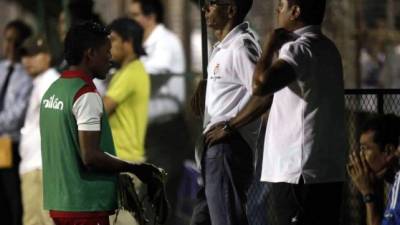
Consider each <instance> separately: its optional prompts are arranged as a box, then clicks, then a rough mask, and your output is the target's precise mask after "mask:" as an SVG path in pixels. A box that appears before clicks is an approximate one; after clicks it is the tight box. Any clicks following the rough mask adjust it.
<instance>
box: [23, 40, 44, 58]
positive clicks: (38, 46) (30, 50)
mask: <svg viewBox="0 0 400 225" xmlns="http://www.w3.org/2000/svg"><path fill="white" fill-rule="evenodd" d="M49 51H50V50H49V46H48V43H47V40H46V38H44V37H43V36H33V37H30V38H28V39H27V40H25V41H24V43H23V44H22V46H21V52H22V55H25V56H32V55H36V54H39V53H48V52H49Z"/></svg>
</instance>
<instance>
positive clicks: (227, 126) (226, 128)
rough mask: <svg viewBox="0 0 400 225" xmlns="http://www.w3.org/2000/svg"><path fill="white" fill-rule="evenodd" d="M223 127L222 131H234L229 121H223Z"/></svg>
mask: <svg viewBox="0 0 400 225" xmlns="http://www.w3.org/2000/svg"><path fill="white" fill-rule="evenodd" d="M223 129H224V131H225V132H227V133H233V132H234V130H233V128H232V127H231V125H230V124H229V121H228V120H227V121H225V122H224V127H223Z"/></svg>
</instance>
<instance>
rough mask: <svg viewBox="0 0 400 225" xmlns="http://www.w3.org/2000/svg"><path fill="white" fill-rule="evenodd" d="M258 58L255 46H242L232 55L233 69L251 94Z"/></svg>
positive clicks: (258, 53) (258, 52) (258, 54)
mask: <svg viewBox="0 0 400 225" xmlns="http://www.w3.org/2000/svg"><path fill="white" fill-rule="evenodd" d="M259 57H260V51H259V50H258V48H257V47H256V45H255V44H252V45H243V46H241V47H240V48H238V49H237V50H236V51H235V52H234V54H233V68H234V71H235V73H236V74H237V76H238V77H239V79H240V81H241V82H242V84H243V85H244V86H245V87H246V89H247V90H248V91H250V92H251V93H252V92H253V88H252V81H253V74H254V70H255V66H256V64H257V61H258V60H259Z"/></svg>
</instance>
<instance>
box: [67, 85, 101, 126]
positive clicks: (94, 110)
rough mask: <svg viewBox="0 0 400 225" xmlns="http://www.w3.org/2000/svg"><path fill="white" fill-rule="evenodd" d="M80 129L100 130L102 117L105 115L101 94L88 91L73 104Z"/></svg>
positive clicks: (73, 111) (73, 110)
mask: <svg viewBox="0 0 400 225" xmlns="http://www.w3.org/2000/svg"><path fill="white" fill-rule="evenodd" d="M72 113H73V114H74V116H75V119H76V123H77V125H78V130H80V131H100V130H101V126H100V122H101V117H102V115H103V102H102V100H101V97H100V95H99V94H97V93H95V92H88V93H86V94H83V95H81V96H80V97H79V98H78V99H77V100H76V101H75V103H74V105H73V106H72Z"/></svg>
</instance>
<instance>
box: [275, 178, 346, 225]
mask: <svg viewBox="0 0 400 225" xmlns="http://www.w3.org/2000/svg"><path fill="white" fill-rule="evenodd" d="M269 187H270V200H271V201H270V202H269V203H270V205H269V207H268V209H267V210H268V212H267V213H268V219H269V222H268V224H271V225H321V224H323V225H338V224H339V219H340V206H341V203H342V188H343V183H342V182H338V183H321V184H304V183H303V182H302V180H301V182H300V184H288V183H269Z"/></svg>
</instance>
